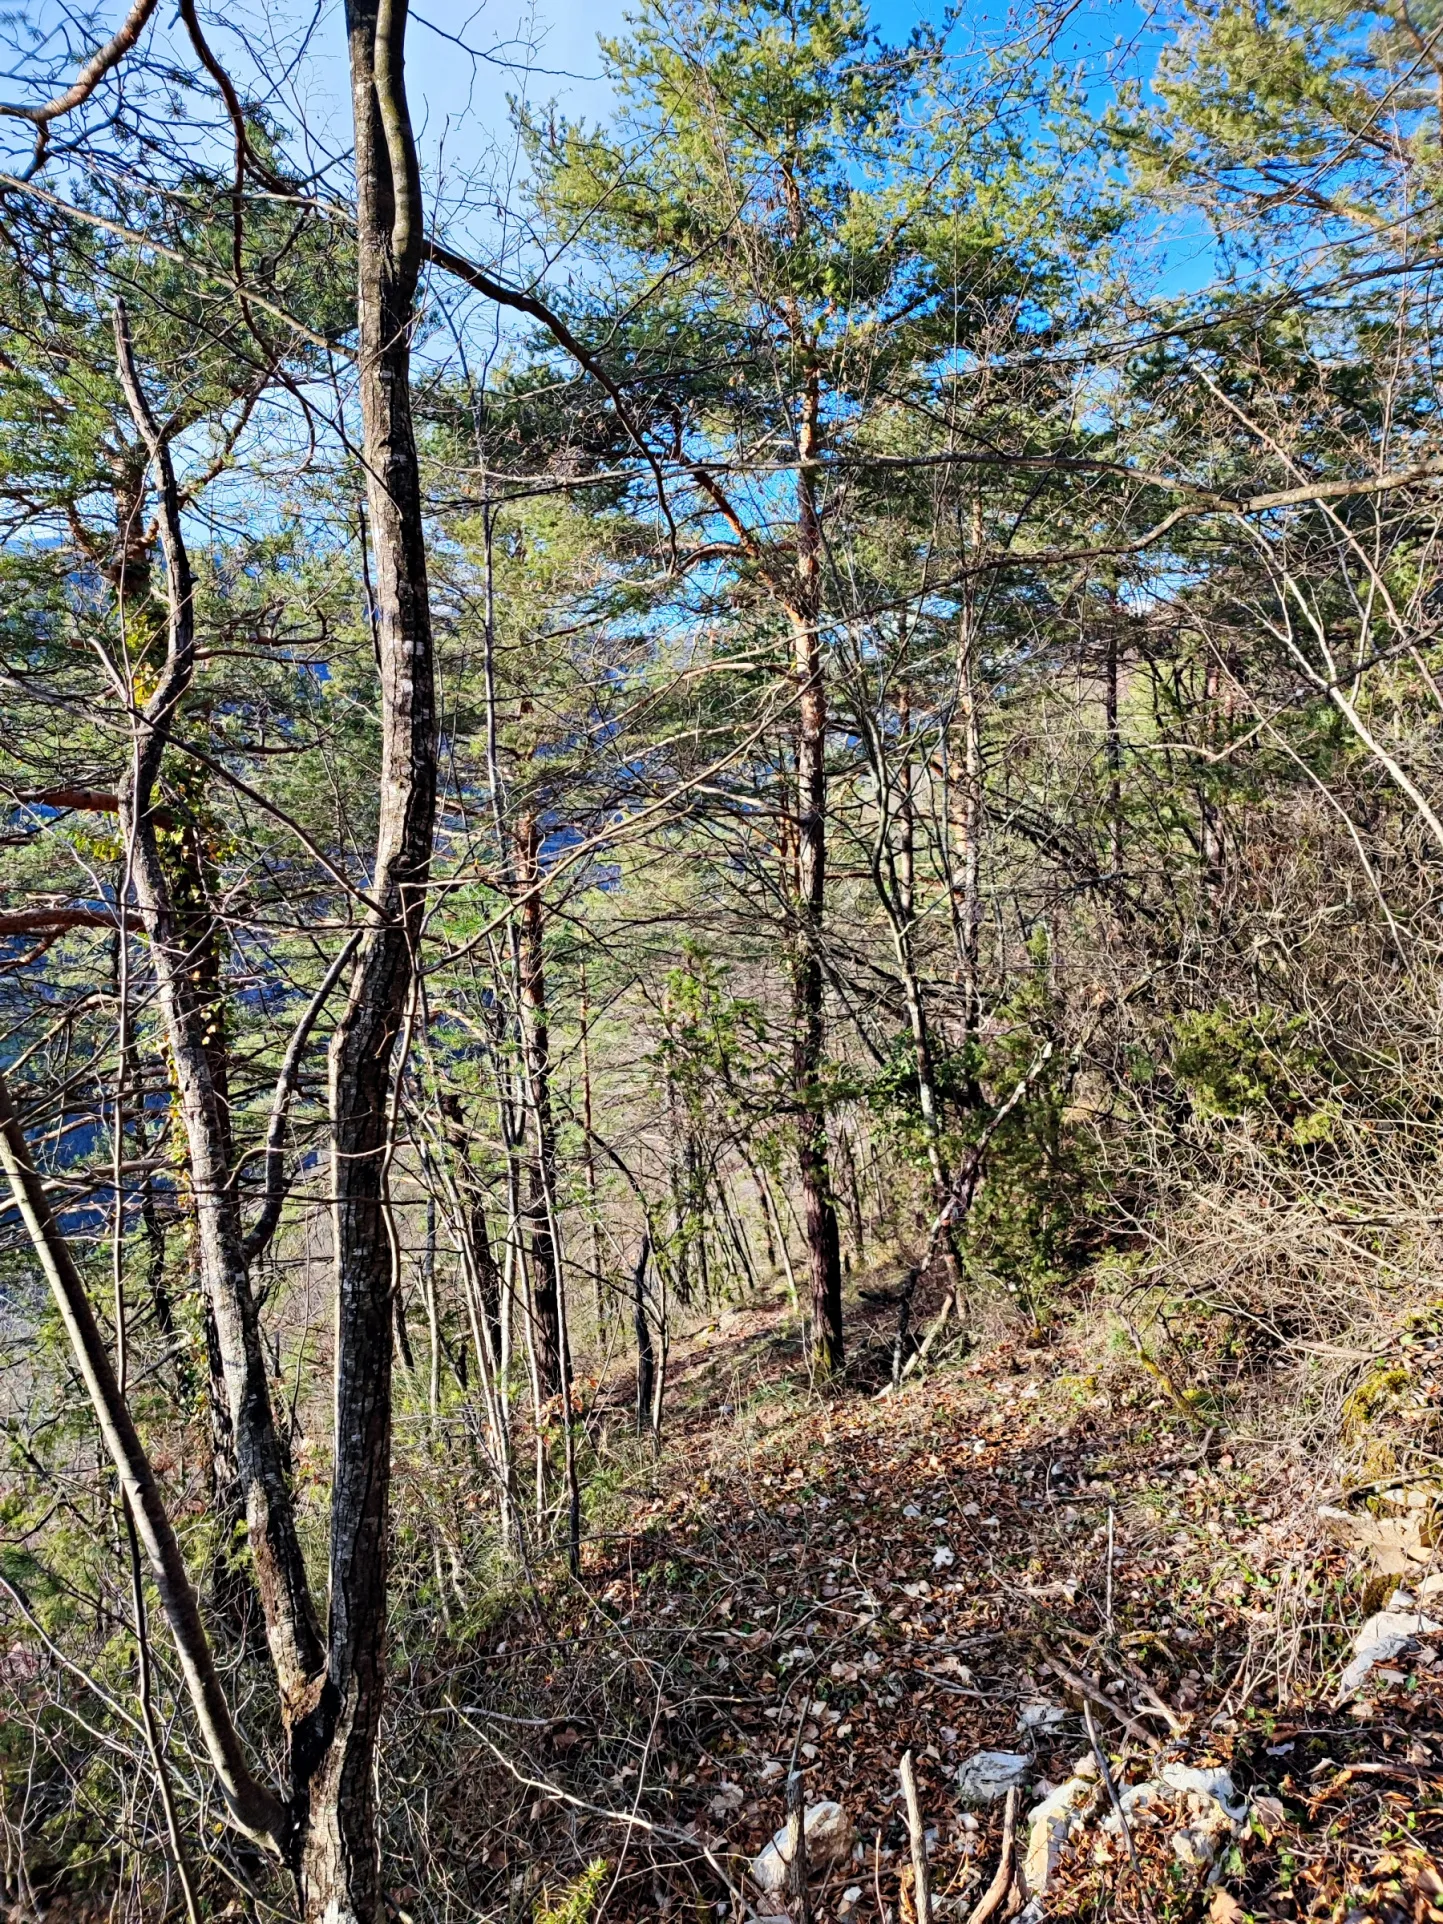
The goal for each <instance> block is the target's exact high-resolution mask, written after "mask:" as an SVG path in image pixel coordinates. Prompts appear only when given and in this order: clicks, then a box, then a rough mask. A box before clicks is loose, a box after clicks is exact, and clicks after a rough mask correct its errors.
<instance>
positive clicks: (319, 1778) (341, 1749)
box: [300, 0, 436, 1924]
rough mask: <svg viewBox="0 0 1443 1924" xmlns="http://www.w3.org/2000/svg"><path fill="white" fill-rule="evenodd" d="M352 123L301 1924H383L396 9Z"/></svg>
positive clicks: (373, 29)
mask: <svg viewBox="0 0 1443 1924" xmlns="http://www.w3.org/2000/svg"><path fill="white" fill-rule="evenodd" d="M346 27H347V32H348V36H349V41H350V63H351V97H352V106H353V111H354V116H355V156H356V161H355V165H356V252H357V268H358V298H357V313H358V321H359V328H358V333H359V383H360V400H361V422H362V429H363V451H364V458H365V469H366V505H367V509H368V511H369V518H370V528H371V539H372V545H373V564H374V569H375V579H374V584H373V606H374V612H375V624H376V642H377V651H378V656H379V667H380V682H381V721H382V740H381V793H380V816H379V824H378V830H377V843H376V859H375V867H374V871H373V880H372V884H371V895H372V899H373V900H374V901H375V903H376V904H377V913H375V914H374V915H373V916H372V918H371V922H370V925H369V926H368V928H367V931H366V935H365V938H364V940H363V942H362V945H361V949H360V952H359V954H358V956H357V960H356V966H355V972H354V975H353V977H352V981H351V991H350V997H349V1000H348V1002H347V1005H346V1010H345V1014H344V1015H343V1016H342V1018H341V1021H340V1023H339V1025H338V1027H337V1029H336V1033H335V1036H334V1038H333V1039H332V1043H331V1064H330V1100H331V1130H332V1151H331V1170H332V1193H333V1197H334V1238H335V1265H336V1282H335V1287H336V1392H335V1445H334V1468H333V1471H332V1485H331V1555H330V1578H331V1610H330V1632H329V1640H328V1641H329V1650H328V1666H327V1677H326V1688H325V1699H324V1703H323V1720H322V1727H321V1728H320V1729H319V1730H318V1732H317V1735H318V1736H319V1737H321V1738H322V1739H323V1746H322V1747H321V1749H320V1752H319V1755H318V1756H317V1758H316V1764H315V1770H314V1775H313V1776H312V1778H311V1780H310V1785H309V1792H310V1795H309V1808H308V1810H307V1812H306V1823H305V1833H304V1841H303V1844H302V1848H301V1853H300V1884H301V1896H302V1904H303V1908H304V1911H305V1914H306V1916H307V1918H310V1919H322V1918H323V1919H325V1920H327V1924H351V1920H355V1924H376V1920H377V1919H378V1918H379V1916H380V1913H381V1896H382V1893H381V1881H380V1861H379V1850H378V1842H377V1833H376V1812H375V1784H376V1740H377V1736H378V1732H379V1729H380V1719H381V1705H382V1693H383V1645H384V1639H385V1628H386V1568H387V1553H388V1549H389V1526H390V1495H391V1354H392V1343H393V1340H394V1339H393V1329H394V1317H393V1313H392V1296H393V1292H394V1291H395V1289H396V1288H397V1286H398V1285H399V1282H400V1278H399V1277H398V1276H396V1275H395V1274H394V1270H393V1260H392V1245H391V1239H390V1236H389V1233H388V1229H387V1220H386V1196H385V1186H386V1166H387V1158H388V1146H389V1145H388V1137H389V1120H390V1112H391V1093H392V1078H393V1074H394V1070H395V1066H394V1063H393V1057H394V1056H395V1054H396V1050H397V1044H398V1042H399V1040H400V1037H401V1032H402V1027H403V1024H404V1021H405V1014H406V1009H407V1005H408V1003H409V1000H410V997H411V992H412V986H413V983H414V980H415V969H416V958H417V949H418V946H419V943H420V937H421V922H422V916H423V913H424V910H425V904H426V887H427V882H428V879H429V871H430V860H431V843H432V834H433V829H434V825H435V813H436V700H435V681H434V668H433V661H432V648H431V612H430V603H429V599H428V592H427V580H426V548H425V535H424V529H423V524H422V513H421V483H420V469H419V464H418V462H417V457H416V442H415V434H414V430H413V427H412V421H411V380H410V363H411V327H412V322H413V316H414V298H415V291H416V276H417V270H418V267H419V265H420V260H421V247H422V224H421V223H422V207H421V195H420V177H419V170H418V167H417V161H416V151H415V144H414V141H413V138H412V133H411V125H410V119H409V115H408V112H407V107H406V95H405V85H404V78H403V47H404V40H405V4H404V0H347V5H346Z"/></svg>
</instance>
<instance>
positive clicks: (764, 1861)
mask: <svg viewBox="0 0 1443 1924" xmlns="http://www.w3.org/2000/svg"><path fill="white" fill-rule="evenodd" d="M802 1828H803V1831H804V1832H805V1835H806V1840H807V1869H808V1870H809V1871H811V1870H825V1869H830V1867H831V1866H832V1865H833V1864H839V1863H841V1862H842V1861H843V1859H844V1858H846V1857H847V1856H848V1854H849V1853H850V1851H851V1848H852V1820H851V1818H850V1817H848V1815H847V1813H846V1811H845V1810H843V1808H842V1806H841V1805H840V1804H835V1803H832V1802H830V1801H824V1802H822V1803H820V1804H813V1805H812V1806H811V1808H810V1809H809V1810H808V1811H807V1814H806V1817H805V1818H804V1819H803V1823H802ZM791 1861H792V1860H791V1856H790V1854H789V1852H788V1850H787V1827H786V1825H785V1824H783V1825H782V1827H781V1829H780V1830H779V1831H777V1832H776V1834H775V1835H774V1836H773V1838H772V1841H771V1842H770V1843H769V1844H768V1845H767V1846H766V1848H765V1849H764V1850H762V1851H761V1852H760V1853H759V1854H758V1855H757V1856H756V1857H754V1858H753V1859H752V1864H751V1875H752V1882H753V1883H754V1884H756V1885H757V1886H758V1887H759V1888H760V1889H761V1890H764V1891H780V1890H784V1889H785V1888H786V1882H787V1866H788V1864H790V1863H791Z"/></svg>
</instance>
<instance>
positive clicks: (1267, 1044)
mask: <svg viewBox="0 0 1443 1924" xmlns="http://www.w3.org/2000/svg"><path fill="white" fill-rule="evenodd" d="M1175 1034H1176V1046H1175V1049H1174V1053H1173V1071H1174V1073H1175V1074H1176V1076H1177V1078H1178V1080H1179V1081H1180V1082H1181V1083H1182V1085H1183V1087H1184V1088H1185V1089H1186V1090H1187V1092H1188V1096H1189V1098H1190V1099H1191V1101H1192V1104H1193V1107H1194V1109H1195V1110H1196V1111H1197V1113H1198V1114H1199V1115H1201V1116H1211V1117H1220V1118H1223V1119H1226V1120H1230V1121H1240V1120H1242V1119H1244V1118H1248V1119H1251V1120H1254V1121H1260V1122H1264V1123H1266V1124H1269V1125H1271V1127H1272V1128H1273V1130H1274V1131H1275V1132H1276V1133H1278V1134H1279V1135H1280V1136H1281V1137H1283V1138H1284V1139H1286V1140H1288V1141H1291V1142H1292V1143H1294V1144H1296V1145H1297V1146H1298V1147H1300V1148H1306V1147H1310V1146H1313V1145H1316V1144H1320V1143H1324V1142H1327V1141H1328V1139H1329V1138H1330V1136H1331V1135H1332V1132H1333V1128H1334V1125H1335V1123H1336V1121H1337V1118H1338V1114H1339V1109H1338V1104H1337V1102H1336V1100H1334V1099H1331V1098H1330V1097H1329V1095H1328V1094H1327V1082H1328V1078H1329V1066H1328V1063H1327V1061H1326V1059H1325V1058H1324V1056H1323V1054H1322V1052H1321V1051H1320V1050H1319V1049H1317V1048H1316V1047H1315V1046H1313V1045H1312V1044H1311V1043H1310V1042H1309V1040H1308V1019H1307V1017H1306V1016H1303V1015H1294V1016H1284V1015H1282V1014H1281V1013H1280V1011H1278V1010H1277V1009H1274V1008H1271V1007H1268V1006H1266V1005H1265V1006H1264V1007H1262V1008H1259V1009H1253V1010H1249V1011H1246V1012H1235V1011H1233V1010H1229V1009H1201V1010H1192V1011H1190V1012H1188V1013H1187V1014H1185V1015H1183V1016H1182V1017H1180V1018H1179V1020H1178V1023H1177V1026H1176V1031H1175Z"/></svg>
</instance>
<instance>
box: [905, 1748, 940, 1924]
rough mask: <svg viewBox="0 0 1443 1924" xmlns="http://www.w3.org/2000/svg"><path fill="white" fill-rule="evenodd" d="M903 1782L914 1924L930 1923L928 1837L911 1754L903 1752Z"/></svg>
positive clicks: (930, 1891)
mask: <svg viewBox="0 0 1443 1924" xmlns="http://www.w3.org/2000/svg"><path fill="white" fill-rule="evenodd" d="M897 1775H898V1776H899V1777H900V1778H901V1780H902V1796H903V1797H904V1798H905V1800H906V1804H907V1835H908V1838H909V1839H910V1841H911V1845H912V1879H913V1885H912V1895H913V1900H914V1902H915V1905H916V1910H917V1924H932V1877H931V1873H930V1871H929V1870H928V1867H927V1834H926V1832H925V1831H924V1830H923V1828H922V1806H921V1804H920V1803H919V1802H918V1799H917V1773H916V1772H915V1771H914V1770H913V1768H912V1753H911V1751H910V1750H904V1751H903V1753H902V1762H901V1765H900V1767H899V1769H898V1771H897Z"/></svg>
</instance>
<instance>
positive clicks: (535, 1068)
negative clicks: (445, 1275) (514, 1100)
mask: <svg viewBox="0 0 1443 1924" xmlns="http://www.w3.org/2000/svg"><path fill="white" fill-rule="evenodd" d="M515 840H516V880H517V883H518V885H519V887H520V888H521V890H522V891H523V898H522V907H521V955H520V964H521V967H520V974H521V1027H522V1041H523V1046H524V1048H525V1050H526V1081H527V1086H528V1089H529V1092H530V1105H531V1110H532V1120H533V1122H534V1124H535V1129H534V1135H533V1141H532V1146H531V1153H530V1157H529V1162H530V1169H529V1174H528V1179H527V1196H526V1234H527V1242H528V1244H529V1245H530V1250H531V1315H532V1322H533V1328H534V1334H535V1339H536V1367H537V1372H538V1374H539V1375H540V1378H541V1393H542V1395H543V1396H559V1395H560V1394H561V1389H562V1375H563V1368H562V1364H563V1357H562V1334H561V1279H560V1274H559V1265H558V1260H557V1251H556V1236H555V1233H554V1229H553V1225H552V1214H551V1211H552V1200H551V1199H552V1198H553V1197H554V1196H555V1194H556V1124H555V1121H554V1119H553V1116H552V1113H551V1034H550V1028H549V1024H548V1021H547V1011H546V970H545V964H544V958H543V952H542V946H541V936H542V928H541V891H540V888H539V886H538V885H539V883H540V879H541V832H540V828H539V826H538V824H537V821H536V817H535V816H534V815H530V814H526V815H523V816H522V817H521V818H520V820H519V821H518V822H517V824H516V836H515Z"/></svg>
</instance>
